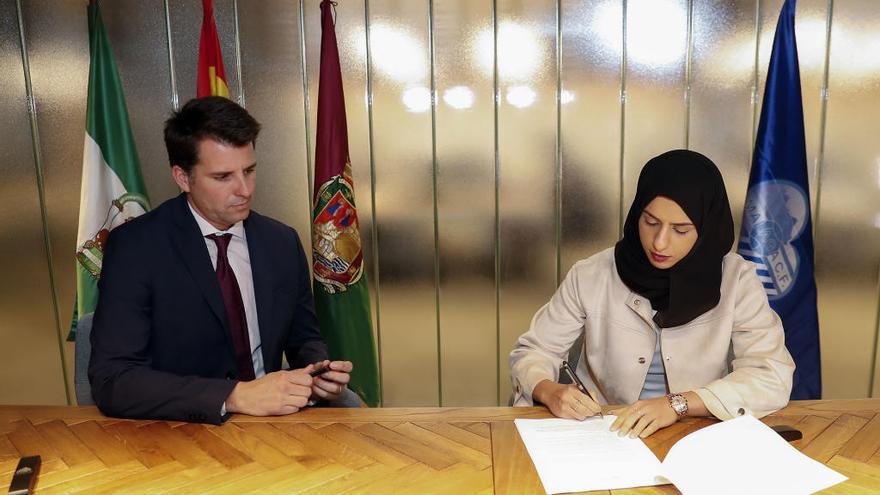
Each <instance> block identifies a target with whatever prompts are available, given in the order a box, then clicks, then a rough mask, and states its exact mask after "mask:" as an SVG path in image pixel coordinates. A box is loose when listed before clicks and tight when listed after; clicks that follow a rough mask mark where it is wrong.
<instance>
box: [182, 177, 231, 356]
mask: <svg viewBox="0 0 880 495" xmlns="http://www.w3.org/2000/svg"><path fill="white" fill-rule="evenodd" d="M173 212H174V213H173V217H174V226H173V227H172V228H173V229H174V232H173V233H172V235H171V239H172V242H173V243H174V246H175V247H176V248H177V250H178V251H179V253H180V259H181V260H182V261H183V264H184V265H185V266H186V268H187V270H188V271H189V273H190V275H192V278H193V280H195V281H196V284H197V285H198V286H199V289H201V291H202V295H203V296H204V297H205V300H206V301H208V306H210V307H211V310H212V311H213V312H214V314H215V315H216V316H217V319H218V320H219V321H220V324H221V325H222V326H223V328H224V329H225V330H226V331H225V334H226V336H227V340H228V339H229V323H228V321H227V317H226V307H225V306H224V305H223V294H221V293H220V284H219V283H217V275H216V274H215V272H214V269H213V267H212V266H211V256H210V255H209V254H208V248H207V247H206V246H205V240H204V239H203V238H202V232H201V230H199V226H198V224H197V223H196V219H195V218H193V216H192V212H190V211H189V207H188V205H187V201H186V195H185V194H181V195H180V196H178V197H177V198H176V199H175V205H174V209H173Z"/></svg>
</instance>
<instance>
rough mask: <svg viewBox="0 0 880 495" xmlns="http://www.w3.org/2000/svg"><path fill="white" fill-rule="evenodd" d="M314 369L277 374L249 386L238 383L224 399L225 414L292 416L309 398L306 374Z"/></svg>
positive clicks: (270, 374)
mask: <svg viewBox="0 0 880 495" xmlns="http://www.w3.org/2000/svg"><path fill="white" fill-rule="evenodd" d="M313 369H314V365H311V364H310V365H309V366H307V367H305V368H303V369H298V370H291V371H276V372H274V373H269V374H268V375H266V376H264V377H261V378H258V379H256V380H253V381H249V382H238V384H236V385H235V388H234V389H232V393H231V394H229V397H227V398H226V412H229V413H242V414H249V415H251V416H280V415H283V414H292V413H295V412H297V411H299V410H300V409H302V408H303V407H305V405H306V403H307V402H308V401H309V397H310V396H311V395H312V386H313V380H312V377H311V376H309V372H310V371H312V370H313Z"/></svg>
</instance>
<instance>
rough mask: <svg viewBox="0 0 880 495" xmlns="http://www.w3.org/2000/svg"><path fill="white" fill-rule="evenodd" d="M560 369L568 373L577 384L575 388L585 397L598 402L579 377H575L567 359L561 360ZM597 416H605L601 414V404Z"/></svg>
mask: <svg viewBox="0 0 880 495" xmlns="http://www.w3.org/2000/svg"><path fill="white" fill-rule="evenodd" d="M562 370H563V371H565V373H566V374H567V375H568V377H569V378H570V379H571V382H572V383H574V384H575V386H577V389H578V390H580V391H581V392H582V393H583V394H584V395H586V396H587V397H589V398H590V399H592V400H593V402H595V403H596V404H598V403H599V401H598V400H596V398H595V397H593V394H591V393H590V391H589V390H587V387H585V386H584V383H583V382H582V381H581V379H580V378H578V377H577V375H576V374H575V373H574V370H572V369H571V366H569V365H568V361H563V362H562ZM599 417H600V418H604V417H605V416H604V415H603V414H602V408H601V406H600V407H599Z"/></svg>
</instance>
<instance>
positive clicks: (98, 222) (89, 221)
mask: <svg viewBox="0 0 880 495" xmlns="http://www.w3.org/2000/svg"><path fill="white" fill-rule="evenodd" d="M88 15H89V52H90V54H91V63H90V66H89V99H88V106H87V110H86V139H85V149H84V151H83V171H82V189H81V191H80V200H79V230H78V231H77V237H76V245H77V249H76V306H75V308H74V314H73V323H72V325H71V328H70V334H69V335H68V336H67V340H74V338H75V335H76V328H77V326H78V324H79V321H80V320H83V319H85V318H89V317H90V316H91V314H92V313H94V312H95V306H96V305H97V304H98V278H99V277H100V276H101V261H102V259H103V254H104V245H105V243H106V241H107V236H108V235H109V234H110V231H111V230H113V228H114V227H116V226H118V225H120V224H122V223H124V222H126V221H128V220H131V219H132V218H134V217H136V216H138V215H140V214H142V213H144V212H145V211H147V210H149V209H150V203H149V200H148V199H147V190H146V187H144V179H143V177H142V176H141V169H140V163H139V161H138V156H137V150H136V149H135V144H134V136H132V133H131V126H130V125H129V121H128V109H127V108H126V106H125V96H124V95H123V94H122V84H120V82H119V73H118V72H117V70H116V61H115V60H114V58H113V51H112V50H111V48H110V40H109V39H108V38H107V31H106V30H105V29H104V21H103V20H102V19H101V11H100V10H99V9H98V5H97V3H96V2H92V3H91V4H90V5H89V6H88Z"/></svg>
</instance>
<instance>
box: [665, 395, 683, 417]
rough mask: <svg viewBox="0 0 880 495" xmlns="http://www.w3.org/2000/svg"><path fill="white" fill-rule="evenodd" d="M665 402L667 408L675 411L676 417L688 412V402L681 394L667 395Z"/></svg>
mask: <svg viewBox="0 0 880 495" xmlns="http://www.w3.org/2000/svg"><path fill="white" fill-rule="evenodd" d="M666 400H668V401H669V407H671V408H672V410H673V411H675V414H677V415H678V417H679V418H680V417H682V416H684V415H685V414H687V412H688V400H687V398H686V397H685V396H683V395H681V394H668V395H667V396H666Z"/></svg>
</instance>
